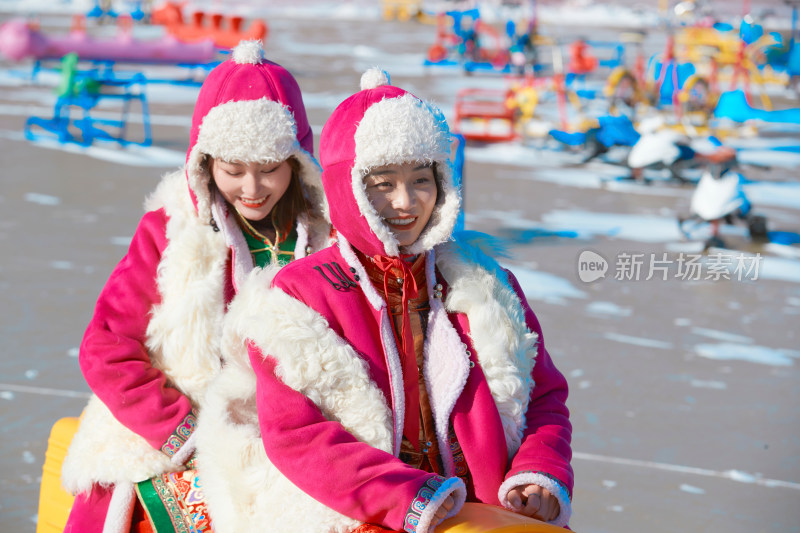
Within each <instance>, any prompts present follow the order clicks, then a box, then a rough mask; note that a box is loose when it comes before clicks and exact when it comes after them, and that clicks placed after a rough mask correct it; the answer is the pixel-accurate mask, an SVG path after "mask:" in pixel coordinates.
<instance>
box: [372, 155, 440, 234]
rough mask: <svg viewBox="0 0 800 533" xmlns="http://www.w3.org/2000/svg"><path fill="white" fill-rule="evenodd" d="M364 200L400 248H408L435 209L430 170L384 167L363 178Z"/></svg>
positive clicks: (410, 165)
mask: <svg viewBox="0 0 800 533" xmlns="http://www.w3.org/2000/svg"><path fill="white" fill-rule="evenodd" d="M364 183H365V184H366V186H367V197H368V198H369V201H370V202H371V203H372V206H373V207H374V208H375V210H376V211H377V212H378V214H379V215H380V216H381V218H383V221H384V222H385V223H386V225H387V226H389V229H390V230H391V231H392V233H393V234H394V236H395V238H397V242H398V243H399V244H400V246H410V245H411V244H413V243H414V241H416V240H417V238H418V237H419V236H420V234H421V233H422V230H424V229H425V226H426V225H427V224H428V220H430V218H431V213H433V208H434V207H435V206H436V178H435V176H434V173H433V167H431V166H430V165H426V164H421V163H404V164H402V165H385V166H382V167H377V168H374V169H373V170H372V171H371V172H370V173H369V174H367V176H366V177H365V178H364Z"/></svg>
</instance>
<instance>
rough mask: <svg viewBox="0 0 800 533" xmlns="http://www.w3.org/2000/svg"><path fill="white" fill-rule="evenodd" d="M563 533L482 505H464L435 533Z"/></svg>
mask: <svg viewBox="0 0 800 533" xmlns="http://www.w3.org/2000/svg"><path fill="white" fill-rule="evenodd" d="M564 531H565V530H564V529H563V528H560V527H556V526H551V525H548V524H545V523H544V522H540V521H539V520H534V519H533V518H528V517H527V516H522V515H518V514H516V513H512V512H511V511H507V510H505V509H501V508H500V507H495V506H493V505H485V504H482V503H465V504H464V507H463V508H462V509H461V512H459V513H458V514H457V515H456V516H454V517H453V518H448V519H447V520H445V521H444V522H442V523H441V524H439V525H438V526H437V527H436V533H523V532H524V533H559V532H560V533H564Z"/></svg>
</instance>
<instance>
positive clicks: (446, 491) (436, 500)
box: [403, 476, 467, 533]
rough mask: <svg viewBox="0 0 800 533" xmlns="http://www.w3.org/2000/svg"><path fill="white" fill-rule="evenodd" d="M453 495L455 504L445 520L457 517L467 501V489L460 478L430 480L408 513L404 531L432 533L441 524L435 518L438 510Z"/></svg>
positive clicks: (432, 478) (421, 489)
mask: <svg viewBox="0 0 800 533" xmlns="http://www.w3.org/2000/svg"><path fill="white" fill-rule="evenodd" d="M451 494H452V495H453V499H454V500H455V504H454V505H453V508H452V509H451V510H450V512H449V513H447V516H446V517H445V518H450V517H451V516H455V515H456V514H457V513H458V512H459V511H460V510H461V507H462V506H463V505H464V501H466V499H467V487H466V485H464V482H463V481H461V479H460V478H457V477H452V478H449V479H445V478H443V477H442V476H432V477H430V478H428V480H427V481H426V482H425V484H424V485H422V488H420V489H419V491H418V492H417V496H416V497H415V498H414V501H412V502H411V505H410V506H409V508H408V511H407V512H406V517H405V519H404V520H403V531H406V532H408V533H430V532H432V531H433V530H434V528H435V527H436V526H437V525H438V524H439V522H441V520H438V519H437V518H436V516H435V513H436V510H437V509H438V508H439V506H440V505H441V504H442V502H444V500H445V499H446V498H447V497H448V496H449V495H451Z"/></svg>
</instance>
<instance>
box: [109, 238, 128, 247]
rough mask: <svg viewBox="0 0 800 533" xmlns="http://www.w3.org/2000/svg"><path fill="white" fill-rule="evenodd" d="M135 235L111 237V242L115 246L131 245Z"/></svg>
mask: <svg viewBox="0 0 800 533" xmlns="http://www.w3.org/2000/svg"><path fill="white" fill-rule="evenodd" d="M131 240H133V237H111V244H113V245H114V246H130V244H131Z"/></svg>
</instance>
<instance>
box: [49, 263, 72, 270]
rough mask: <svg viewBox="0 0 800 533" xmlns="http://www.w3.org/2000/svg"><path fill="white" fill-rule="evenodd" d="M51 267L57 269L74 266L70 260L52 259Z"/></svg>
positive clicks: (67, 268)
mask: <svg viewBox="0 0 800 533" xmlns="http://www.w3.org/2000/svg"><path fill="white" fill-rule="evenodd" d="M50 268H55V269H56V270H70V269H71V268H72V263H71V262H70V261H50Z"/></svg>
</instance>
